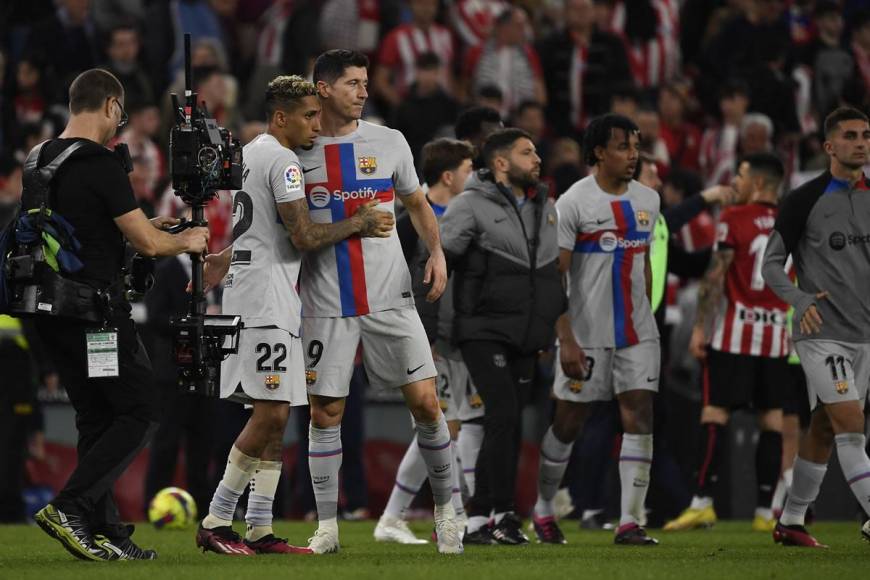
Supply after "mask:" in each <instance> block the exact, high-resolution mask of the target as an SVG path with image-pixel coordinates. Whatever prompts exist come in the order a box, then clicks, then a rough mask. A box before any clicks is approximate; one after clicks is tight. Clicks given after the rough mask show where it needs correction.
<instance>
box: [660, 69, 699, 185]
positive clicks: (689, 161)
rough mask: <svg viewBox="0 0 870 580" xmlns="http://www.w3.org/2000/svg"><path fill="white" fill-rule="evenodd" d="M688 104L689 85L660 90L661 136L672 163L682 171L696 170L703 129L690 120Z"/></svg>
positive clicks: (679, 83) (672, 86)
mask: <svg viewBox="0 0 870 580" xmlns="http://www.w3.org/2000/svg"><path fill="white" fill-rule="evenodd" d="M689 104H690V103H689V86H688V84H687V83H685V82H671V83H668V84H666V85H664V86H663V87H662V88H661V90H659V102H658V112H659V117H660V119H661V137H662V140H663V141H664V142H665V146H666V147H667V149H668V156H669V158H670V160H671V164H672V165H673V167H678V168H680V169H689V170H691V171H697V170H698V154H699V151H700V148H701V130H700V129H699V128H698V126H697V125H695V124H694V123H691V122H690V121H689V120H688V116H689V113H690V111H689Z"/></svg>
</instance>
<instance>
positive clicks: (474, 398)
mask: <svg viewBox="0 0 870 580" xmlns="http://www.w3.org/2000/svg"><path fill="white" fill-rule="evenodd" d="M468 404H469V405H471V408H472V409H480V408H481V407H482V406H483V399H481V398H480V395H478V394H477V393H474V394H473V395H471V396H470V397H469V398H468Z"/></svg>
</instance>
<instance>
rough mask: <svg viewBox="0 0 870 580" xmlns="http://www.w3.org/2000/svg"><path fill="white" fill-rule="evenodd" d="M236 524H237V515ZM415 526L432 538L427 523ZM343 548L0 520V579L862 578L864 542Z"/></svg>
mask: <svg viewBox="0 0 870 580" xmlns="http://www.w3.org/2000/svg"><path fill="white" fill-rule="evenodd" d="M235 527H236V529H237V530H238V531H242V529H243V525H242V524H241V523H240V522H236V525H235ZM275 528H276V533H277V534H278V535H279V536H283V537H288V538H289V540H290V543H296V544H300V545H305V544H306V539H307V538H308V536H309V535H311V533H312V532H313V530H314V526H313V524H309V523H302V522H278V523H277V524H276V526H275ZM412 529H414V531H415V532H416V533H417V535H418V536H419V537H426V538H428V536H429V533H430V532H431V529H432V528H431V524H427V523H425V522H415V523H414V524H413V525H412ZM340 530H341V542H342V547H341V552H340V553H338V554H334V555H325V556H257V557H253V558H233V557H225V556H219V555H217V554H212V553H207V554H202V553H201V552H200V551H199V550H198V549H197V548H196V546H195V543H194V535H195V531H194V530H185V531H168V530H167V531H157V530H154V529H153V528H151V527H150V526H148V525H147V524H145V525H140V526H138V527H137V530H136V534H135V536H134V539H135V540H136V542H137V543H138V544H139V545H140V546H142V547H143V548H153V549H155V550H157V552H158V554H159V559H158V560H156V561H154V562H112V563H102V562H82V561H79V560H76V559H74V558H72V557H71V556H70V555H69V554H68V553H67V552H66V551H64V550H63V548H62V547H61V546H60V544H58V542H57V541H56V540H54V539H52V538H50V537H48V536H47V535H46V534H45V533H44V532H42V531H41V530H40V529H39V528H37V527H36V526H0V578H2V579H4V580H5V579H7V578H8V579H10V580H11V579H18V578H73V579H76V578H82V579H88V580H90V579H94V580H99V579H102V578H107V579H108V578H112V579H118V578H120V579H121V580H137V579H140V578H141V579H147V580H163V579H169V578H172V579H174V578H193V579H199V578H202V579H208V580H214V579H217V578H232V579H239V578H267V577H277V578H284V577H289V576H291V575H292V576H293V577H295V578H303V577H304V578H324V579H326V580H343V579H351V578H352V579H354V580H363V579H369V578H371V579H373V580H375V579H376V580H389V579H391V578H406V579H413V580H429V579H432V580H462V579H466V578H468V579H471V580H488V579H495V580H509V579H513V578H522V579H529V578H546V579H548V580H561V579H565V580H568V579H571V580H577V579H582V578H595V579H596V580H603V579H611V578H615V579H622V578H624V579H626V580H643V579H648V578H649V579H658V578H668V579H671V578H702V579H703V580H715V579H718V578H723V579H724V578H728V579H734V578H737V579H739V580H746V579H749V578H766V579H771V578H782V579H784V580H794V579H797V578H827V579H830V580H846V578H847V576H848V577H853V576H854V575H856V574H860V575H862V576H863V575H865V574H866V573H867V570H868V566H870V545H868V544H867V543H865V542H863V541H862V540H861V539H860V533H859V526H858V525H857V524H855V523H852V522H837V523H818V524H816V525H814V526H813V527H812V532H813V533H814V534H815V535H816V537H817V538H818V539H819V541H821V542H822V543H826V544H829V545H830V546H831V549H829V550H808V549H798V548H783V547H782V546H777V545H774V543H773V540H772V539H771V537H770V535H769V534H762V533H753V532H751V531H750V530H749V523H748V522H720V523H719V524H717V525H716V527H715V528H714V529H713V530H710V531H706V530H699V531H693V532H682V533H669V534H666V533H664V532H661V531H659V530H652V531H651V534H652V535H653V536H655V537H657V538H658V539H659V541H660V542H661V545H659V546H655V547H647V548H640V547H638V548H634V547H623V546H614V545H613V535H612V533H611V532H588V531H579V530H578V529H577V523H576V522H574V521H566V522H564V526H563V530H564V532H565V535H566V537H567V538H568V542H569V543H568V545H566V546H548V545H537V544H532V545H529V546H517V547H514V546H491V547H488V546H469V547H467V548H466V551H465V554H464V555H462V556H441V555H439V554H437V553H436V550H435V546H434V545H432V544H431V543H430V544H429V545H425V546H400V545H397V544H381V543H377V542H375V541H374V539H373V537H372V532H373V530H374V522H342V523H341V524H340Z"/></svg>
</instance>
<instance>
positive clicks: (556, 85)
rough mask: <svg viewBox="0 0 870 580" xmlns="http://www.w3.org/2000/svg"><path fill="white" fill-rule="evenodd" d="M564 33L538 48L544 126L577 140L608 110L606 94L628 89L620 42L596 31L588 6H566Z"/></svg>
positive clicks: (585, 2)
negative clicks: (543, 86) (591, 121)
mask: <svg viewBox="0 0 870 580" xmlns="http://www.w3.org/2000/svg"><path fill="white" fill-rule="evenodd" d="M564 22H565V29H564V30H563V31H561V32H556V33H554V34H552V35H551V36H549V37H547V38H545V39H543V40H542V41H541V43H540V44H539V45H538V53H539V54H540V55H541V58H542V61H541V66H542V68H543V74H544V79H545V81H546V89H547V95H548V97H549V100H548V102H547V120H548V121H549V123H550V127H551V128H552V129H553V131H555V132H556V133H557V134H559V135H563V136H577V135H579V134H580V132H581V131H582V130H583V129H584V128H585V127H586V123H587V122H588V121H589V119H591V118H592V117H595V116H597V115H601V114H603V113H606V112H607V111H608V110H609V109H610V98H611V94H613V93H615V92H618V91H622V90H625V89H626V88H628V87H631V86H632V84H633V83H632V80H631V72H630V71H629V66H628V59H627V57H626V54H625V49H624V48H623V45H622V42H621V41H620V40H619V38H617V37H615V36H613V35H612V34H610V33H607V32H603V31H601V30H599V29H598V28H597V27H596V25H595V7H594V6H593V3H592V0H565V9H564Z"/></svg>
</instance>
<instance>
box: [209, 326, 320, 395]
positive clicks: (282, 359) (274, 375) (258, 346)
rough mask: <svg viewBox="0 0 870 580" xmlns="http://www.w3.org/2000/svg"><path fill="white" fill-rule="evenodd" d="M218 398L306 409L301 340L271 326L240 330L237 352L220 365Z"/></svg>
mask: <svg viewBox="0 0 870 580" xmlns="http://www.w3.org/2000/svg"><path fill="white" fill-rule="evenodd" d="M221 398H222V399H229V400H231V401H236V402H239V403H245V404H251V403H252V402H253V401H284V402H286V403H290V405H291V406H293V407H298V406H300V405H307V404H308V394H307V393H306V391H305V362H304V360H303V357H302V340H300V339H299V338H297V337H295V336H293V335H292V334H290V333H289V332H287V331H286V330H281V329H280V328H276V327H273V326H271V327H253V328H243V329H242V331H241V334H240V335H239V352H238V353H237V354H233V355H230V356H229V357H228V358H227V359H226V360H225V361H223V363H222V364H221Z"/></svg>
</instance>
